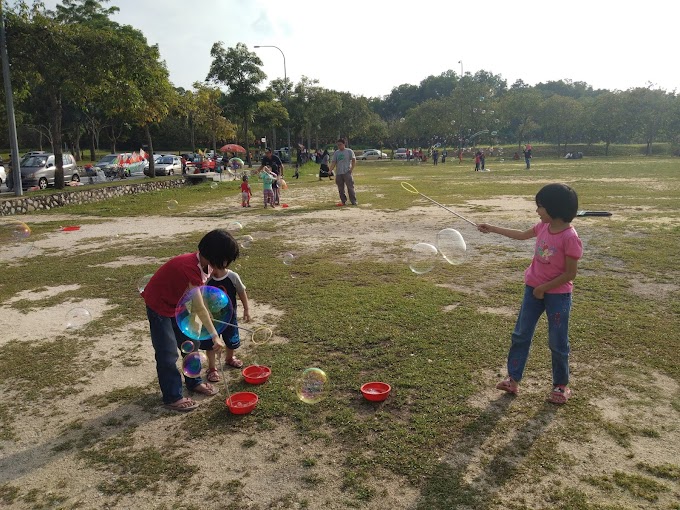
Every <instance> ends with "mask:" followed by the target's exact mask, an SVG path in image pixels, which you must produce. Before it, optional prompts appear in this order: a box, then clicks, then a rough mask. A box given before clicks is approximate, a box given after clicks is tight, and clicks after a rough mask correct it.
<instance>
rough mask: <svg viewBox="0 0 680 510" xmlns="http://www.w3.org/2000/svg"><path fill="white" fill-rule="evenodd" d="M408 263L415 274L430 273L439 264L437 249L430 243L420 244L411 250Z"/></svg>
mask: <svg viewBox="0 0 680 510" xmlns="http://www.w3.org/2000/svg"><path fill="white" fill-rule="evenodd" d="M408 262H409V264H408V265H409V268H411V271H413V272H414V273H415V274H425V273H429V272H430V271H432V270H433V269H434V266H435V264H436V263H437V248H436V247H435V246H433V245H431V244H429V243H418V244H416V245H414V246H413V248H411V253H410V254H409V260H408Z"/></svg>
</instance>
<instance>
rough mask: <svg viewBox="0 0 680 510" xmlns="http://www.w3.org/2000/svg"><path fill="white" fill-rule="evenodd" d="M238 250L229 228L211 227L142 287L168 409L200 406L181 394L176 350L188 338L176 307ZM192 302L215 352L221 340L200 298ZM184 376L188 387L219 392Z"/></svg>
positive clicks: (207, 391) (205, 392) (205, 383)
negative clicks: (190, 250) (195, 247)
mask: <svg viewBox="0 0 680 510" xmlns="http://www.w3.org/2000/svg"><path fill="white" fill-rule="evenodd" d="M238 255H239V248H238V243H237V242H236V240H235V239H234V238H233V237H232V236H231V234H229V232H227V231H225V230H221V229H217V230H212V231H211V232H208V233H207V234H206V235H205V236H203V238H202V239H201V241H200V242H199V243H198V251H197V252H193V253H185V254H184V255H178V256H177V257H174V258H172V259H170V260H169V261H168V262H166V263H165V264H163V265H162V266H161V267H160V268H159V269H158V271H156V273H155V274H154V275H153V277H152V278H151V280H149V283H148V284H147V285H146V287H145V288H144V290H143V291H142V297H143V298H144V302H145V303H146V314H147V317H148V319H149V329H150V331H151V343H152V345H153V348H154V351H155V353H156V356H155V357H156V372H157V373H158V383H159V385H160V387H161V393H162V394H163V403H164V405H165V407H166V408H167V409H170V410H173V411H180V412H186V411H192V410H194V409H195V408H196V407H198V404H197V403H196V402H195V401H194V400H192V399H191V398H187V397H183V395H182V376H181V375H180V372H179V370H178V369H177V360H178V358H179V352H178V350H179V347H180V345H181V344H182V343H183V342H185V341H186V340H191V339H190V338H188V337H187V336H185V335H184V333H182V331H181V330H180V328H179V326H178V325H177V321H176V320H175V307H176V306H177V303H178V302H179V300H180V299H181V298H182V296H183V295H184V293H185V292H186V291H187V290H189V289H191V288H193V287H199V286H201V285H205V284H206V282H207V281H208V278H209V277H210V274H211V273H212V269H213V268H219V269H224V268H226V267H227V266H228V265H229V264H231V263H232V262H233V261H234V260H236V259H237V258H238ZM198 295H199V296H200V293H199V294H198ZM193 306H194V307H195V309H196V310H197V312H196V313H197V315H198V317H199V319H200V320H201V322H202V324H203V325H204V326H205V328H206V329H207V330H208V331H209V332H210V336H211V339H212V342H213V348H214V349H215V351H217V352H219V351H221V350H222V349H224V348H225V345H224V342H223V341H222V338H221V337H220V335H219V334H218V333H217V331H216V330H215V327H214V326H213V323H212V320H211V317H210V314H209V312H208V310H207V308H205V305H204V304H203V302H202V301H200V299H199V302H196V301H194V302H193ZM184 379H185V382H186V386H187V389H188V390H189V391H192V392H195V393H201V394H203V395H208V396H213V395H215V394H217V388H215V387H214V386H213V385H211V384H210V383H207V382H203V381H202V379H201V378H200V377H196V378H191V377H185V378H184Z"/></svg>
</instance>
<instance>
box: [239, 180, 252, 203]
mask: <svg viewBox="0 0 680 510" xmlns="http://www.w3.org/2000/svg"><path fill="white" fill-rule="evenodd" d="M252 195H253V193H252V192H251V190H250V184H248V176H247V175H244V176H243V181H242V182H241V207H250V197H251V196H252Z"/></svg>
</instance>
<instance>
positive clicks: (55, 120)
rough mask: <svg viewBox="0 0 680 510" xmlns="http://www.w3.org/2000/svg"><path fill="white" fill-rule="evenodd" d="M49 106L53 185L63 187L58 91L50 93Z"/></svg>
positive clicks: (59, 99) (59, 98) (58, 187)
mask: <svg viewBox="0 0 680 510" xmlns="http://www.w3.org/2000/svg"><path fill="white" fill-rule="evenodd" d="M50 106H51V110H52V112H51V113H52V125H53V126H54V128H53V141H54V164H55V166H56V167H57V168H56V170H55V171H54V187H55V188H57V189H64V156H63V153H62V148H61V147H62V140H61V96H59V94H58V93H53V94H50Z"/></svg>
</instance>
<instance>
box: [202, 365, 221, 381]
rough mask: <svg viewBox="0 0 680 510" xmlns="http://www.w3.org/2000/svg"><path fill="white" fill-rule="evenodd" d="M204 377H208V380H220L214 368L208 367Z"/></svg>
mask: <svg viewBox="0 0 680 510" xmlns="http://www.w3.org/2000/svg"><path fill="white" fill-rule="evenodd" d="M205 378H206V379H208V382H220V381H221V380H222V378H221V377H220V374H219V372H218V371H217V369H216V368H211V369H209V370H208V373H207V375H206V376H205Z"/></svg>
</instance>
